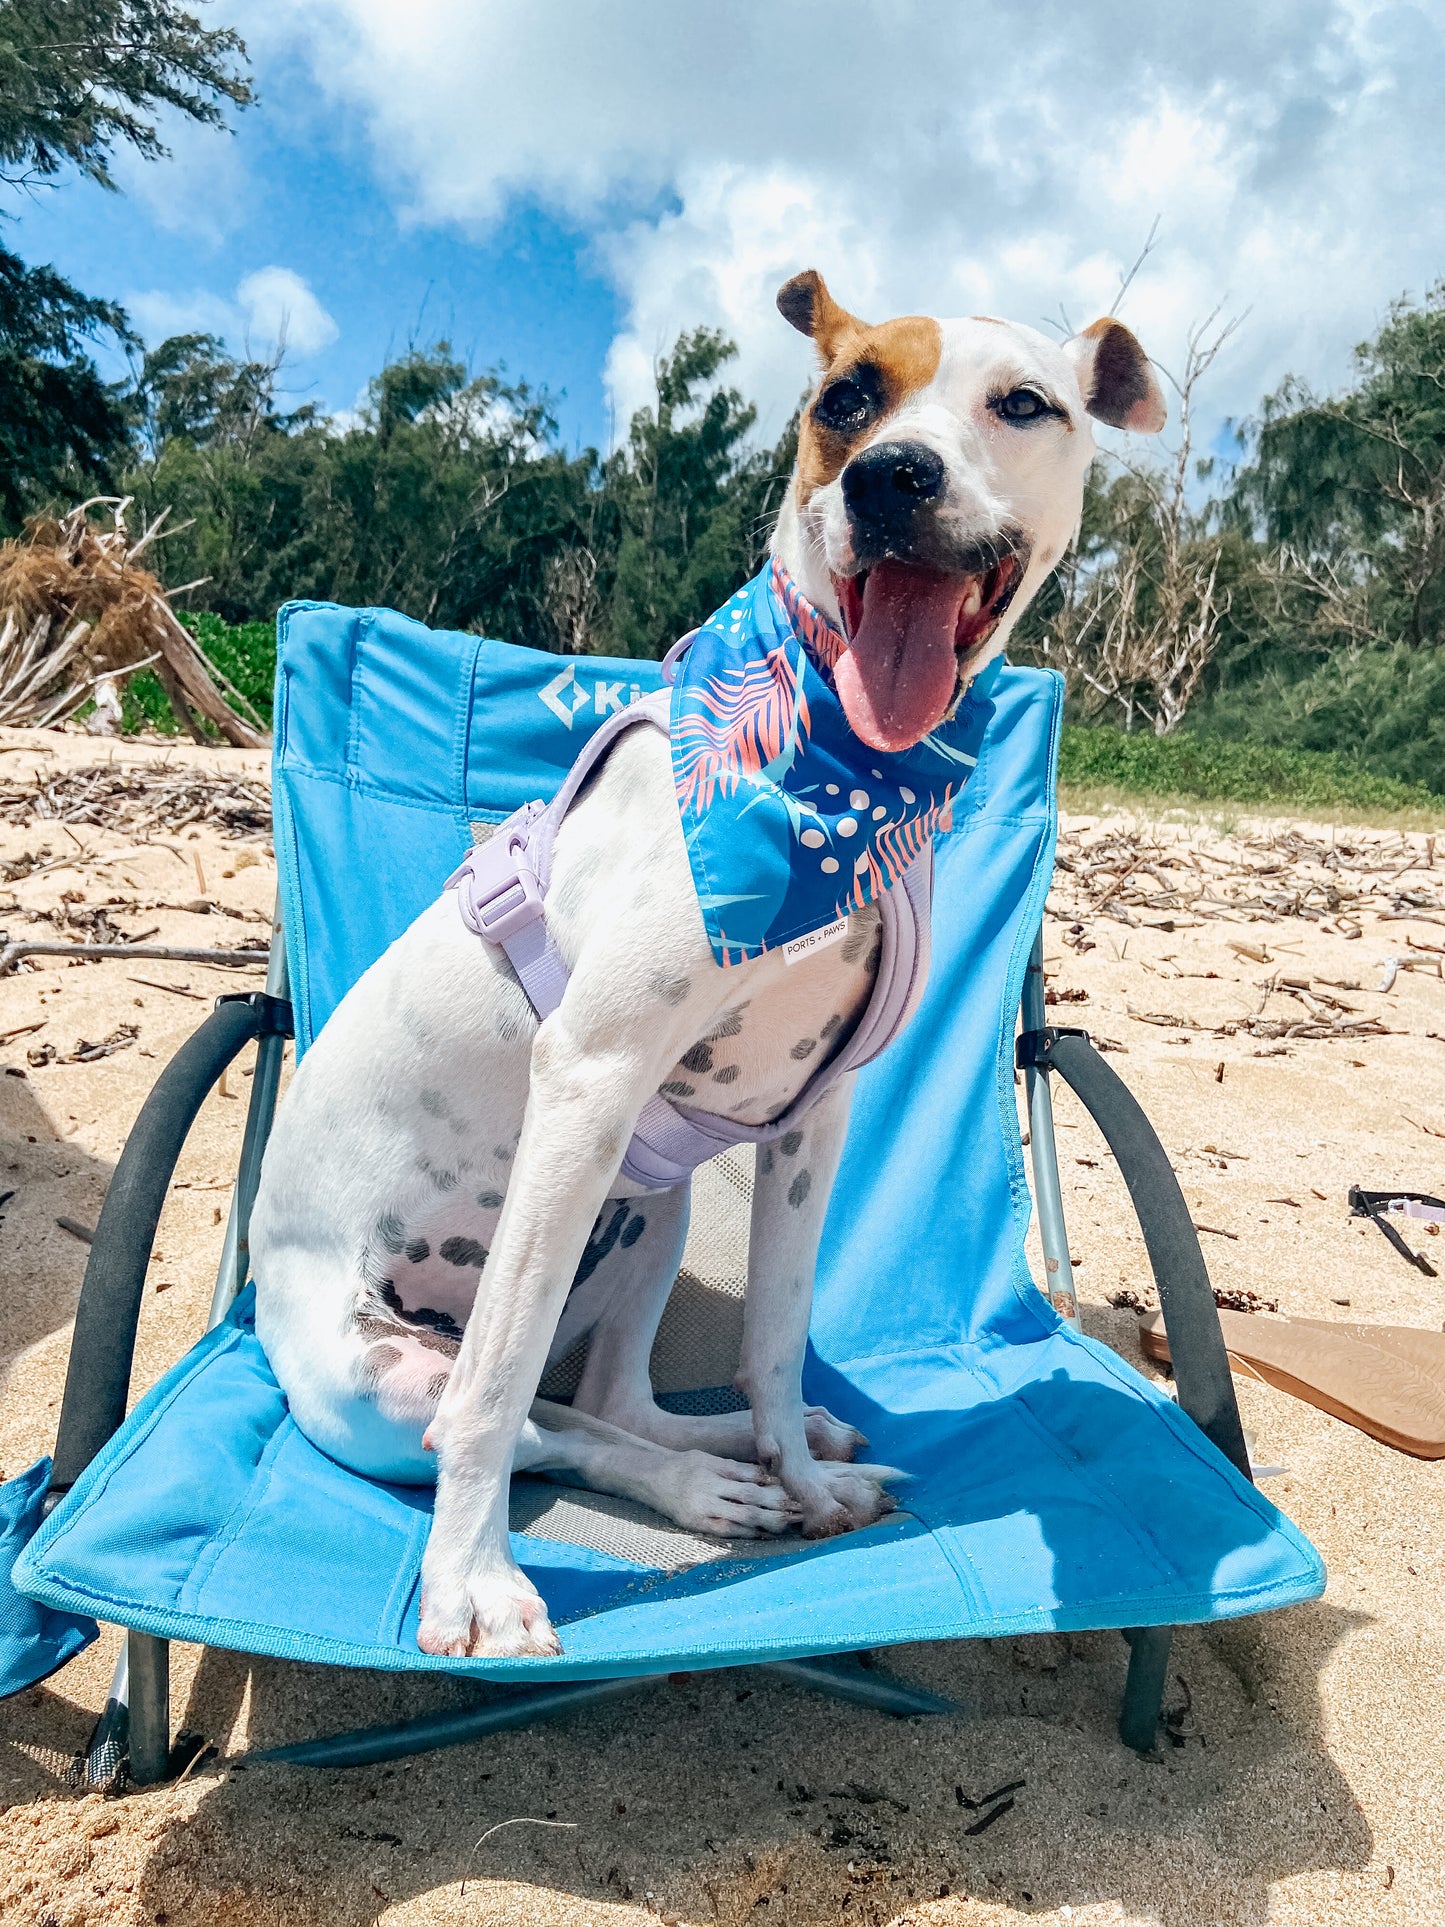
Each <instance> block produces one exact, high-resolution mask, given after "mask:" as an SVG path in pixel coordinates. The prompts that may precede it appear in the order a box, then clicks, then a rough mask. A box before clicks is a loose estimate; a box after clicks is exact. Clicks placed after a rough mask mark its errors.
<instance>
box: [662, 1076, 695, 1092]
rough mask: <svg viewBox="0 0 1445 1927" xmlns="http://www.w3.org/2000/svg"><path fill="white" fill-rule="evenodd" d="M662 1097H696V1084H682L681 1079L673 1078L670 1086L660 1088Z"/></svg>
mask: <svg viewBox="0 0 1445 1927" xmlns="http://www.w3.org/2000/svg"><path fill="white" fill-rule="evenodd" d="M661 1090H662V1094H663V1096H664V1097H696V1096H697V1086H696V1084H684V1083H683V1082H682V1080H681V1078H674V1079H673V1080H672V1082H671V1083H670V1084H664V1085H662V1086H661Z"/></svg>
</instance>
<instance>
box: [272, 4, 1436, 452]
mask: <svg viewBox="0 0 1445 1927" xmlns="http://www.w3.org/2000/svg"><path fill="white" fill-rule="evenodd" d="M250 10H251V13H252V15H253V16H254V18H255V20H256V21H257V22H258V23H260V24H261V26H262V29H263V30H264V32H265V33H266V34H267V35H268V36H269V39H268V44H269V45H272V46H280V45H281V44H282V43H283V42H284V41H285V40H286V39H287V37H288V36H289V37H290V38H291V40H292V42H293V43H294V44H297V45H299V46H300V48H301V49H302V51H303V53H304V55H305V57H306V59H307V60H308V61H309V63H310V65H311V67H312V70H313V74H314V79H315V83H316V85H317V86H318V87H319V88H321V89H323V90H325V91H326V93H327V94H329V96H330V98H331V100H332V102H333V104H334V105H335V106H337V107H340V108H344V109H345V110H346V112H347V113H348V115H350V116H351V117H352V118H353V119H356V118H359V120H360V122H361V124H362V125H363V126H364V127H365V128H366V130H367V133H368V136H369V139H370V141H371V143H372V147H373V150H374V154H375V157H376V165H377V171H378V174H379V176H380V177H381V178H382V179H383V180H384V181H386V182H387V183H388V184H389V186H390V190H391V192H392V193H393V195H394V197H395V200H396V202H397V205H398V210H399V212H400V213H401V215H402V216H403V218H405V219H407V220H410V221H414V222H419V223H450V224H456V225H459V226H461V227H462V228H464V229H473V230H477V231H480V230H482V229H483V228H485V226H486V225H487V224H489V223H491V222H493V221H495V220H496V219H497V218H498V216H499V215H500V214H501V213H502V212H503V211H504V210H505V209H506V208H507V206H508V205H509V203H510V202H511V201H512V200H513V199H514V198H515V197H518V196H529V197H533V198H535V199H537V200H540V201H541V202H542V203H543V204H545V205H548V206H550V207H552V208H554V209H556V210H557V211H559V212H560V213H562V214H563V215H564V216H566V217H567V218H570V219H573V220H575V221H577V222H579V223H580V224H582V225H583V226H584V228H585V229H586V230H587V231H588V232H589V233H590V234H591V236H592V238H593V243H594V247H595V252H596V256H597V258H598V259H599V260H600V261H601V262H602V263H603V265H604V267H605V269H606V271H607V272H608V273H609V274H610V276H611V277H612V279H613V280H614V282H615V284H616V287H617V289H618V291H619V294H620V296H621V298H622V302H623V306H624V312H625V317H626V318H625V322H624V325H623V328H622V330H621V332H620V334H619V336H618V338H617V340H616V341H615V342H614V343H613V345H612V350H611V353H610V355H609V358H608V382H609V386H610V390H611V394H612V398H613V402H614V407H615V413H616V419H617V423H618V427H619V429H622V428H625V424H626V421H627V417H628V414H629V412H630V411H631V409H632V408H633V407H635V406H636V405H637V403H638V402H639V401H640V400H642V399H644V398H645V396H646V394H647V391H648V388H649V385H650V378H651V367H652V363H653V360H654V358H655V356H656V354H657V352H658V351H659V349H661V348H663V347H665V346H666V345H667V343H668V342H669V341H670V340H671V339H672V337H673V336H674V335H675V333H676V332H677V330H678V329H679V328H680V327H682V326H685V325H688V324H690V323H694V322H698V321H707V322H712V323H714V324H717V325H720V326H723V327H725V328H726V329H727V330H728V331H729V332H730V333H731V334H733V335H734V336H735V337H736V338H737V340H738V342H739V344H740V348H741V360H740V364H739V366H738V369H737V376H736V378H737V379H738V381H739V384H740V385H741V386H742V387H743V388H744V389H745V391H747V392H749V393H751V394H755V395H756V396H758V398H759V400H760V401H761V402H762V404H763V408H764V425H765V427H766V428H769V429H772V428H775V427H776V426H777V425H778V423H779V422H780V421H781V420H782V418H783V416H784V414H785V413H786V411H787V409H788V408H789V407H790V406H791V404H792V402H793V401H794V399H795V398H796V396H797V393H798V391H799V389H800V387H801V386H802V384H803V382H804V380H805V378H806V376H807V373H808V368H809V353H808V350H807V347H806V344H804V343H802V342H801V341H800V340H799V339H798V337H797V336H795V335H793V334H792V333H791V331H790V330H789V329H788V328H787V326H786V325H785V324H784V323H783V322H782V321H781V319H780V318H779V317H778V316H777V314H776V313H775V311H774V309H773V305H772V298H773V294H774V291H775V289H776V287H777V284H778V282H779V281H781V280H782V279H783V278H784V277H785V276H786V275H787V274H789V273H791V272H793V271H795V270H796V269H798V268H800V267H804V266H809V265H813V266H817V267H819V268H821V269H822V270H823V272H824V273H825V274H826V276H827V277H828V280H829V282H830V285H831V286H832V287H833V289H834V291H835V293H836V294H837V295H838V297H839V298H840V299H841V300H843V301H845V302H846V303H848V304H849V305H852V306H854V307H856V308H857V309H858V311H859V312H861V313H864V314H865V315H868V316H871V317H881V316H883V315H884V314H887V313H890V312H891V313H898V312H907V311H910V310H919V309H922V310H925V311H930V312H933V313H940V314H949V313H967V312H971V311H974V310H984V311H990V312H994V313H1002V314H1007V315H1010V316H1012V317H1014V318H1016V319H1020V320H1026V321H1037V320H1038V319H1039V318H1040V317H1042V316H1044V315H1051V314H1057V313H1058V311H1059V307H1060V304H1061V303H1062V304H1063V305H1064V307H1065V308H1066V309H1067V310H1068V312H1069V314H1070V315H1071V316H1072V318H1073V320H1074V321H1075V322H1076V323H1083V322H1085V321H1087V320H1089V319H1091V318H1092V316H1093V315H1094V314H1095V313H1097V312H1099V311H1100V310H1101V309H1102V308H1104V307H1106V306H1107V305H1108V304H1109V302H1110V301H1111V299H1112V296H1113V292H1114V289H1115V287H1116V285H1117V279H1118V275H1119V272H1120V269H1121V267H1122V266H1124V265H1126V264H1127V263H1128V262H1129V261H1130V260H1131V259H1132V257H1133V255H1134V254H1135V252H1136V250H1137V249H1138V247H1139V245H1140V243H1141V241H1142V240H1143V238H1144V235H1145V234H1146V233H1147V232H1148V229H1149V226H1150V224H1151V222H1152V220H1153V219H1154V216H1155V215H1156V214H1157V215H1159V216H1160V217H1161V226H1160V245H1159V247H1158V249H1157V251H1156V253H1155V254H1154V256H1153V257H1152V258H1151V260H1150V261H1149V263H1148V264H1147V267H1146V269H1145V271H1144V273H1143V274H1142V275H1141V276H1140V278H1139V281H1138V282H1137V283H1136V285H1135V287H1134V288H1133V290H1131V293H1130V296H1129V300H1128V304H1127V307H1126V318H1127V319H1128V320H1129V321H1130V322H1131V323H1132V324H1133V325H1134V326H1135V327H1136V329H1137V330H1138V332H1139V333H1140V335H1141V337H1142V338H1143V339H1144V341H1145V343H1146V345H1147V346H1148V347H1149V348H1150V349H1151V351H1152V352H1154V353H1155V354H1156V355H1158V356H1159V357H1160V359H1161V360H1163V361H1165V362H1166V363H1171V362H1177V361H1178V359H1179V358H1180V355H1181V351H1182V346H1183V342H1184V338H1185V335H1186V333H1187V330H1188V327H1189V324H1190V323H1191V321H1193V320H1196V319H1198V318H1199V317H1200V316H1201V315H1202V314H1203V313H1205V312H1207V311H1208V310H1209V309H1210V308H1212V307H1213V306H1214V305H1215V304H1216V302H1218V301H1219V300H1221V299H1223V300H1225V302H1226V304H1227V306H1228V307H1229V308H1230V309H1231V310H1238V309H1245V308H1248V309H1249V311H1250V313H1249V319H1248V321H1247V323H1246V325H1245V327H1244V328H1243V329H1242V330H1241V331H1240V333H1239V335H1238V336H1237V337H1236V338H1235V340H1234V342H1232V343H1231V344H1230V348H1229V350H1228V351H1227V353H1226V355H1225V356H1224V357H1222V358H1221V360H1220V362H1219V364H1218V365H1217V369H1216V371H1215V375H1214V378H1213V386H1212V389H1211V391H1210V395H1209V397H1208V400H1209V401H1210V403H1211V404H1212V407H1213V410H1214V412H1215V415H1216V417H1217V416H1218V415H1221V414H1223V413H1241V412H1245V411H1248V410H1249V409H1250V408H1252V407H1253V406H1254V404H1255V403H1256V402H1257V400H1258V399H1259V396H1260V395H1261V393H1262V392H1263V391H1264V389H1266V388H1267V387H1269V386H1272V385H1273V384H1275V383H1276V382H1278V380H1279V379H1280V377H1281V376H1282V375H1283V374H1284V373H1285V372H1286V371H1288V370H1293V371H1295V372H1298V373H1302V374H1304V375H1306V376H1308V377H1310V378H1312V379H1314V380H1316V381H1319V382H1330V381H1332V380H1337V379H1339V378H1340V377H1341V376H1342V375H1343V374H1344V372H1345V371H1346V369H1347V367H1348V353H1349V348H1350V347H1351V345H1352V344H1353V343H1354V342H1355V341H1356V340H1358V339H1359V338H1360V337H1361V336H1363V335H1364V334H1366V333H1367V332H1368V331H1369V330H1370V328H1371V327H1372V325H1373V324H1374V322H1375V321H1376V319H1377V318H1378V316H1379V315H1380V314H1381V312H1382V311H1383V309H1384V307H1385V305H1386V304H1387V302H1388V301H1389V300H1390V298H1391V297H1392V296H1393V295H1395V294H1396V293H1398V292H1401V291H1402V290H1406V289H1411V290H1413V291H1415V292H1417V293H1418V292H1420V291H1421V290H1422V289H1423V288H1424V287H1425V286H1426V285H1427V284H1428V283H1429V281H1430V280H1431V279H1432V278H1433V277H1434V276H1436V275H1437V274H1439V273H1440V272H1441V271H1442V269H1445V201H1442V199H1441V197H1440V195H1439V193H1438V181H1439V179H1440V176H1441V171H1442V164H1445V142H1442V126H1445V121H1442V117H1441V116H1440V114H1439V108H1438V103H1439V99H1440V97H1441V93H1442V90H1445V25H1442V22H1441V20H1440V17H1439V16H1438V14H1434V13H1432V11H1431V10H1429V9H1426V8H1422V7H1419V6H1416V5H1412V4H1409V3H1408V0H1273V4H1271V5H1270V6H1268V7H1261V6H1259V5H1258V4H1257V0H1218V3H1217V4H1215V5H1214V6H1212V7H1208V8H1192V9H1189V10H1188V11H1187V12H1181V10H1179V9H1177V8H1173V7H1161V6H1159V5H1158V4H1157V0H1101V4H1097V5H1095V6H1091V7H1080V6H1079V5H1077V3H1076V0H1035V3H1034V4H1033V5H1032V6H1029V7H1027V8H1024V7H1020V6H1019V5H1018V4H1017V0H849V4H848V5H846V6H844V7H839V6H837V5H836V4H835V0H782V4H775V5H773V6H771V7H767V8H763V7H733V8H717V7H714V8H700V7H678V6H677V5H676V4H675V0H618V4H616V5H613V6H609V7H599V6H597V5H596V4H595V0H551V4H549V5H547V6H545V7H537V6H535V5H533V4H530V0H413V4H411V5H409V6H407V7H405V8H398V7H397V6H395V5H394V4H393V0H292V3H291V4H288V6H287V7H286V8H285V9H284V10H282V9H280V8H279V7H278V6H277V5H276V3H275V0H250ZM243 26H245V27H246V29H247V30H248V31H250V30H251V28H250V26H249V25H248V23H247V22H245V21H243ZM293 325H294V323H293Z"/></svg>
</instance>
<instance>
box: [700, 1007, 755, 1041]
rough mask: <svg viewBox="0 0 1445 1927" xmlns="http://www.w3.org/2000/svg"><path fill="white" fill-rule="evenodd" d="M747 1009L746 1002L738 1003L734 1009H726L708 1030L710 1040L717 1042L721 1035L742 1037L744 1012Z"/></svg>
mask: <svg viewBox="0 0 1445 1927" xmlns="http://www.w3.org/2000/svg"><path fill="white" fill-rule="evenodd" d="M746 1009H747V1005H746V1004H737V1005H735V1006H734V1007H733V1009H731V1010H725V1011H724V1012H723V1014H722V1016H721V1017H719V1019H718V1020H717V1022H716V1023H715V1024H714V1025H713V1027H712V1029H711V1030H710V1031H709V1032H708V1034H707V1040H708V1042H709V1043H710V1044H715V1043H716V1042H717V1041H718V1039H719V1038H720V1037H741V1036H742V1034H743V1012H744V1011H745V1010H746Z"/></svg>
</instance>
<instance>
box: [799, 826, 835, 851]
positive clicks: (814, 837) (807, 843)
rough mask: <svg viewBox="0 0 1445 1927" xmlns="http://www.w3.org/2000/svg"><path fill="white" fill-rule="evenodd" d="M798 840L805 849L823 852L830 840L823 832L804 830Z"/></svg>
mask: <svg viewBox="0 0 1445 1927" xmlns="http://www.w3.org/2000/svg"><path fill="white" fill-rule="evenodd" d="M798 840H799V842H800V843H801V844H802V845H803V847H804V848H805V849H808V850H821V849H822V847H823V845H824V844H825V843H826V842H827V840H828V839H827V837H825V836H824V834H823V832H822V831H821V830H804V832H803V834H802V836H801V837H800V838H799V839H798Z"/></svg>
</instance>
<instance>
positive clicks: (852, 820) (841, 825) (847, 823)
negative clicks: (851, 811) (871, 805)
mask: <svg viewBox="0 0 1445 1927" xmlns="http://www.w3.org/2000/svg"><path fill="white" fill-rule="evenodd" d="M838 834H839V836H856V835H857V834H858V820H857V818H856V817H852V816H840V817H839V818H838Z"/></svg>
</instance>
